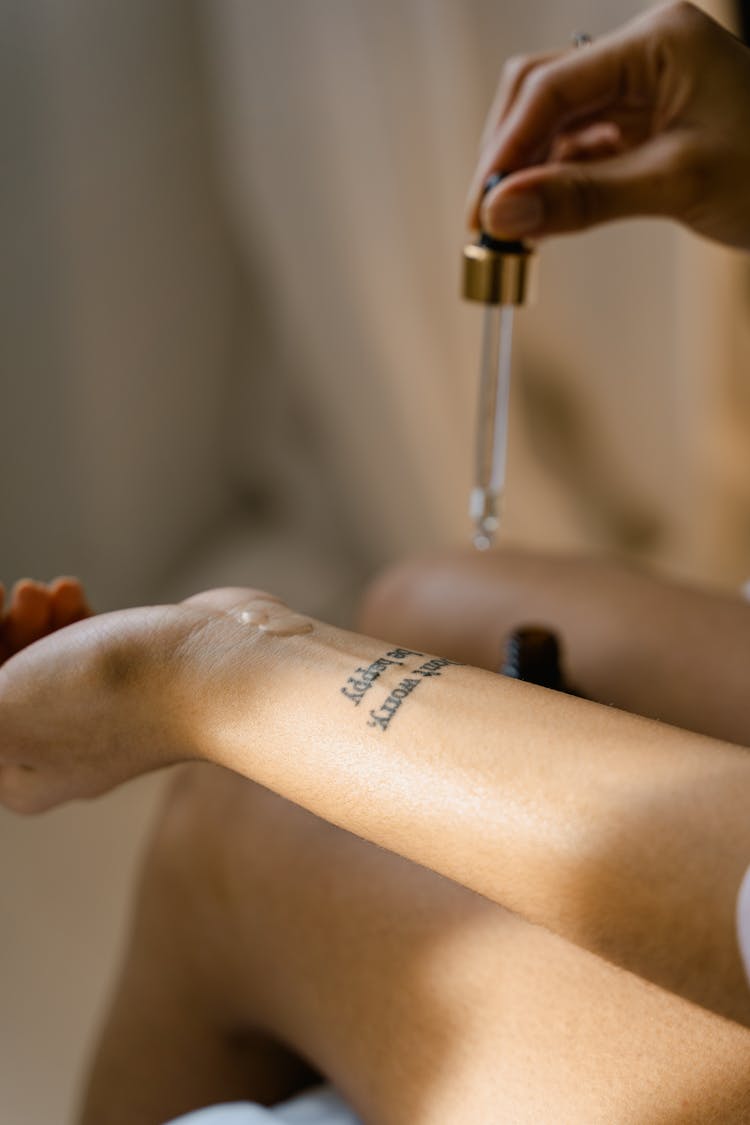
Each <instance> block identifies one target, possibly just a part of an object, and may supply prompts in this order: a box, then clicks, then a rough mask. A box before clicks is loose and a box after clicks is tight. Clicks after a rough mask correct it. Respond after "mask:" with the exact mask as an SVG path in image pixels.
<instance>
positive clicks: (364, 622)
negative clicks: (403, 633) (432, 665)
mask: <svg viewBox="0 0 750 1125" xmlns="http://www.w3.org/2000/svg"><path fill="white" fill-rule="evenodd" d="M429 565H430V564H429V563H428V562H426V561H425V560H417V559H407V560H405V561H403V562H398V563H394V564H392V565H391V566H389V567H387V568H386V569H385V570H383V571H381V572H380V573H379V574H378V575H377V576H376V577H375V578H374V579H373V580H372V581H371V582H370V584H369V586H368V587H367V589H366V590H365V593H364V595H363V597H362V600H361V603H360V607H359V615H358V624H359V629H360V630H361V632H363V633H367V634H369V635H371V636H375V637H378V636H380V637H383V638H384V639H390V632H391V631H392V629H393V627H394V625H398V623H399V622H401V621H402V620H403V618H404V616H405V614H406V613H407V611H408V610H409V608H410V607H411V606H412V605H413V604H414V601H415V598H416V596H417V593H418V590H419V586H420V580H421V578H422V576H423V575H424V572H425V569H426V568H427V567H429Z"/></svg>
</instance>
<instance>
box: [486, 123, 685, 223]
mask: <svg viewBox="0 0 750 1125" xmlns="http://www.w3.org/2000/svg"><path fill="white" fill-rule="evenodd" d="M684 149H685V145H684V141H683V139H682V138H681V136H680V135H679V134H678V133H667V134H663V135H662V136H659V137H654V138H653V139H652V140H649V141H647V142H646V143H645V144H643V145H641V146H639V147H638V148H634V149H631V150H630V151H628V152H625V153H620V154H618V155H616V156H611V157H609V158H607V159H605V160H596V161H583V162H580V163H578V162H567V163H560V164H544V165H539V166H537V167H534V168H528V169H525V170H524V171H522V172H517V173H515V174H514V175H511V176H508V177H507V179H505V180H504V181H503V182H502V183H501V184H500V185H499V186H498V187H497V188H495V190H494V191H493V192H491V193H489V194H488V196H487V198H486V199H485V201H484V204H483V206H482V211H481V223H482V229H483V230H485V231H487V233H488V234H490V235H493V236H494V237H496V238H505V239H515V238H542V237H544V236H545V235H549V234H562V233H564V232H566V231H576V230H585V229H587V228H588V227H592V226H595V225H597V224H598V223H606V222H610V221H612V220H613V219H622V218H626V217H628V216H635V215H670V216H672V217H674V218H679V217H680V215H681V213H682V212H683V211H684V210H685V208H686V206H687V202H688V199H687V196H688V192H689V182H688V181H689V180H690V179H691V177H688V176H683V175H682V173H681V168H682V166H683V163H684Z"/></svg>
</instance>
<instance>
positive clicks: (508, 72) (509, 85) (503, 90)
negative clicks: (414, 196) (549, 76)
mask: <svg viewBox="0 0 750 1125" xmlns="http://www.w3.org/2000/svg"><path fill="white" fill-rule="evenodd" d="M560 54H561V52H559V51H545V52H544V53H543V54H537V55H517V56H515V57H513V58H510V59H508V61H507V62H506V63H505V64H504V66H503V69H502V72H501V75H500V81H499V83H498V87H497V90H496V92H495V97H494V98H493V101H492V105H491V106H490V110H489V113H488V114H487V117H486V119H485V123H484V127H483V129H482V136H481V139H480V142H479V160H478V163H477V169H476V171H475V173H474V177H473V179H472V182H471V184H470V186H469V191H468V193H467V196H466V222H467V226H468V227H469V228H470V229H474V228H476V227H477V224H478V215H477V209H478V200H479V199H480V197H481V194H482V188H483V186H484V183H485V181H486V179H487V174H486V173H485V172H484V167H485V165H486V163H487V160H486V157H485V151H486V150H488V149H489V148H490V146H493V144H495V145H496V137H497V132H498V129H499V128H500V126H501V125H502V124H503V122H504V120H505V118H506V116H507V114H508V112H509V111H510V109H511V108H512V106H513V103H514V101H515V99H516V97H517V96H518V93H519V91H520V89H521V87H522V85H523V83H524V81H525V80H526V78H528V76H529V75H530V74H531V73H532V71H534V70H536V69H537V67H540V66H543V65H544V64H545V63H547V62H550V61H551V60H552V59H555V58H558V57H559V56H560Z"/></svg>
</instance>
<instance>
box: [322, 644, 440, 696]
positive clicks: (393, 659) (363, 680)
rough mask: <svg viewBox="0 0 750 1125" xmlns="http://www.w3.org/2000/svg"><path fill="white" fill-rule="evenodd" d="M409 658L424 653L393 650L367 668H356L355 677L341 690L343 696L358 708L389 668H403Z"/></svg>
mask: <svg viewBox="0 0 750 1125" xmlns="http://www.w3.org/2000/svg"><path fill="white" fill-rule="evenodd" d="M409 656H424V653H423V652H415V651H414V649H412V648H392V649H390V650H389V651H388V652H387V653H386V654H385V656H381V657H379V658H378V659H377V660H373V662H372V664H368V666H367V667H366V668H355V669H354V675H353V676H350V677H349V679H348V680H347V681H346V683H345V684H344V686H343V687H342V689H341V693H342V695H345V696H346V698H347V699H351V701H352V703H353V704H354V706H355V707H358V706H359V705H360V703H361V702H362V700H363V699H364V697H365V695H366V694H367V692H368V691H369V690H370V688H371V687H372V685H373V684H374V683H375V681H376V680H379V679H380V677H381V676H382V675H383V672H385V671H386V669H387V668H393V667H397V668H403V667H404V661H405V660H406V659H407V657H409Z"/></svg>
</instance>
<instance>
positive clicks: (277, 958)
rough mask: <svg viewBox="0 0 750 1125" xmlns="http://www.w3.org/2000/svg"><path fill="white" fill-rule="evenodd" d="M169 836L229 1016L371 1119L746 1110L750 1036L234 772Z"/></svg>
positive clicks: (667, 1118) (227, 1024)
mask: <svg viewBox="0 0 750 1125" xmlns="http://www.w3.org/2000/svg"><path fill="white" fill-rule="evenodd" d="M163 839H164V840H166V841H168V847H169V849H170V851H171V852H172V853H173V854H174V855H176V856H177V857H178V863H179V864H183V865H186V866H187V867H192V869H193V872H194V877H195V878H196V888H195V893H196V896H198V895H199V896H200V912H199V914H198V915H195V916H194V917H193V918H192V920H191V926H192V930H191V932H189V933H185V934H184V937H183V940H184V941H185V942H189V943H190V946H191V949H192V954H191V956H192V958H193V964H194V968H193V970H192V971H193V975H194V976H195V978H196V979H198V978H203V979H205V981H206V982H207V984H208V988H209V991H210V994H211V996H212V1002H213V1004H214V1005H215V1010H216V1017H215V1018H216V1020H217V1022H218V1023H219V1024H220V1025H221V1026H222V1027H223V1028H225V1029H226V1030H227V1031H228V1032H231V1033H232V1034H234V1035H236V1036H241V1035H243V1034H245V1035H256V1036H259V1035H260V1036H265V1037H268V1039H269V1041H278V1042H283V1043H284V1044H286V1045H287V1046H288V1047H289V1048H290V1049H291V1050H292V1051H293V1052H294V1053H295V1054H297V1055H298V1056H300V1057H301V1058H303V1059H305V1060H306V1061H307V1062H308V1063H309V1064H310V1065H311V1066H312V1067H314V1068H315V1069H316V1070H318V1071H320V1072H322V1073H323V1074H324V1075H326V1076H327V1077H329V1078H330V1079H331V1080H332V1081H333V1082H334V1083H335V1084H336V1085H337V1086H338V1087H339V1088H340V1089H341V1090H342V1092H343V1093H344V1094H345V1096H346V1097H347V1098H348V1099H349V1100H350V1101H351V1103H352V1105H353V1106H354V1107H355V1108H356V1110H357V1111H358V1112H359V1113H360V1114H361V1116H362V1118H363V1120H364V1121H366V1122H372V1123H375V1125H378V1123H381V1122H382V1123H383V1125H401V1123H403V1125H433V1123H435V1125H444V1123H445V1122H451V1123H453V1122H457V1123H458V1122H467V1123H474V1122H477V1121H482V1122H498V1123H514V1125H515V1123H519V1125H520V1123H526V1122H528V1123H532V1122H533V1123H538V1122H539V1121H555V1122H556V1123H561V1125H565V1123H570V1125H586V1123H589V1122H590V1123H592V1125H593V1123H599V1122H608V1123H613V1125H614V1123H620V1122H622V1123H630V1122H633V1123H636V1122H638V1123H640V1125H642V1123H643V1122H670V1123H671V1122H675V1123H676V1122H682V1123H687V1122H702V1123H706V1122H710V1121H721V1122H733V1121H736V1122H738V1123H739V1122H740V1121H745V1120H748V1118H749V1117H750V1079H749V1078H748V1074H750V1033H748V1031H746V1030H745V1029H743V1028H741V1027H739V1026H738V1025H735V1024H732V1023H730V1022H729V1021H725V1020H723V1019H721V1018H720V1017H717V1016H714V1015H712V1014H709V1013H707V1012H705V1011H703V1010H702V1009H699V1008H697V1007H695V1006H694V1005H691V1004H690V1003H688V1002H686V1001H684V1000H682V999H678V998H677V997H675V996H673V995H671V994H669V993H666V992H664V991H662V990H660V989H659V988H657V987H655V986H653V985H650V984H647V983H645V982H643V981H642V980H640V979H638V978H636V977H634V976H632V975H630V974H628V973H626V972H624V971H622V970H619V969H617V968H615V967H613V966H611V965H609V964H607V963H605V962H603V961H601V960H600V959H598V958H596V957H594V956H593V955H591V954H589V953H586V952H584V951H582V950H579V949H577V948H575V947H573V946H571V945H569V944H567V943H566V942H564V941H563V940H562V939H560V938H557V937H556V936H554V935H551V934H549V933H548V932H546V931H544V930H541V929H539V928H536V927H533V926H530V925H528V924H527V923H525V922H524V921H522V920H521V919H519V918H517V917H515V916H513V915H512V914H510V913H508V912H507V911H504V910H503V909H501V908H500V907H497V906H495V905H494V904H491V903H489V902H487V901H486V900H484V899H481V898H479V897H478V896H476V895H474V894H472V893H471V892H469V891H467V890H465V889H464V888H461V887H459V886H457V885H455V884H453V883H451V882H449V881H447V880H445V879H443V878H441V877H439V876H437V875H435V874H434V873H432V872H428V871H425V870H424V869H421V868H419V867H417V866H415V865H413V864H410V863H409V862H407V861H405V860H403V859H400V858H398V857H396V856H393V855H391V854H389V853H385V852H383V851H381V850H379V849H378V848H376V847H373V846H372V845H371V844H368V843H365V842H364V841H362V840H359V839H357V838H356V837H353V836H351V835H349V834H347V833H345V832H342V831H341V830H339V829H336V828H333V827H331V826H330V825H328V824H326V823H324V822H322V821H320V820H318V819H316V818H315V817H313V816H311V815H310V814H309V813H307V812H305V811H303V810H301V809H299V808H297V807H295V806H293V805H290V804H288V803H287V802H285V801H283V800H281V799H279V798H277V797H275V796H274V795H272V794H270V793H268V792H267V791H265V790H262V789H259V788H258V787H256V786H254V785H252V784H249V783H247V782H244V781H242V780H240V779H237V778H236V777H234V776H233V775H231V774H225V773H223V772H221V771H217V770H213V769H210V768H204V767H198V768H195V769H193V770H192V771H191V774H190V775H189V780H188V781H187V783H186V784H185V785H183V787H182V789H181V791H180V792H179V794H178V796H177V797H176V799H173V801H172V804H171V807H170V809H169V811H168V813H167V816H166V818H165V825H164V828H163Z"/></svg>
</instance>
